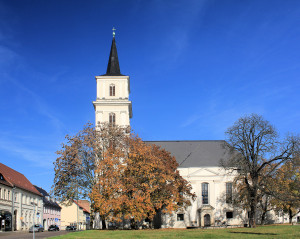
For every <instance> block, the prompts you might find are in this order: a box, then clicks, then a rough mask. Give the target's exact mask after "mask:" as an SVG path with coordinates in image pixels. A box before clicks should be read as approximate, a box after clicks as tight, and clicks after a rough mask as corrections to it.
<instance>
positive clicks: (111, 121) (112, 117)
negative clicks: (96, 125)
mask: <svg viewBox="0 0 300 239" xmlns="http://www.w3.org/2000/svg"><path fill="white" fill-rule="evenodd" d="M109 124H110V125H115V124H116V114H114V113H110V114H109Z"/></svg>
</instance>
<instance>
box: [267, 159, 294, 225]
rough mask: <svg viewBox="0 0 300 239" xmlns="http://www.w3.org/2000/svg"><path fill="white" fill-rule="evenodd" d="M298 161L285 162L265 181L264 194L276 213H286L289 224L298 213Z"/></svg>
mask: <svg viewBox="0 0 300 239" xmlns="http://www.w3.org/2000/svg"><path fill="white" fill-rule="evenodd" d="M299 163H300V161H299V159H295V160H293V161H290V162H286V163H285V164H283V165H281V167H280V168H279V169H278V170H276V173H275V174H274V175H272V176H270V177H268V178H266V179H265V181H264V182H265V183H266V184H268V185H269V187H266V192H267V193H268V194H269V195H270V196H271V197H272V199H271V203H272V205H274V207H275V208H276V210H277V211H283V212H284V213H288V215H289V222H290V223H292V218H293V217H294V216H295V215H296V214H298V213H299V212H300V164H299Z"/></svg>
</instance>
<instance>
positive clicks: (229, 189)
mask: <svg viewBox="0 0 300 239" xmlns="http://www.w3.org/2000/svg"><path fill="white" fill-rule="evenodd" d="M226 203H232V183H226Z"/></svg>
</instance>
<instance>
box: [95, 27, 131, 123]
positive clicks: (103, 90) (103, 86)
mask: <svg viewBox="0 0 300 239" xmlns="http://www.w3.org/2000/svg"><path fill="white" fill-rule="evenodd" d="M113 30H115V29H113ZM96 81H97V99H96V101H93V105H94V108H95V116H96V122H95V125H98V124H101V123H104V122H109V123H110V124H112V125H119V126H130V118H132V106H131V101H129V93H130V83H129V76H125V75H122V74H121V71H120V66H119V60H118V53H117V47H116V41H115V32H114V31H113V39H112V44H111V49H110V55H109V60H108V65H107V71H106V74H104V75H101V76H96Z"/></svg>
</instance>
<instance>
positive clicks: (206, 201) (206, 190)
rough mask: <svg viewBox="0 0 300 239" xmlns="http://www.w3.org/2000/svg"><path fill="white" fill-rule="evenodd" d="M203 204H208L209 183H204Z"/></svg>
mask: <svg viewBox="0 0 300 239" xmlns="http://www.w3.org/2000/svg"><path fill="white" fill-rule="evenodd" d="M202 204H208V183H202Z"/></svg>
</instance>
